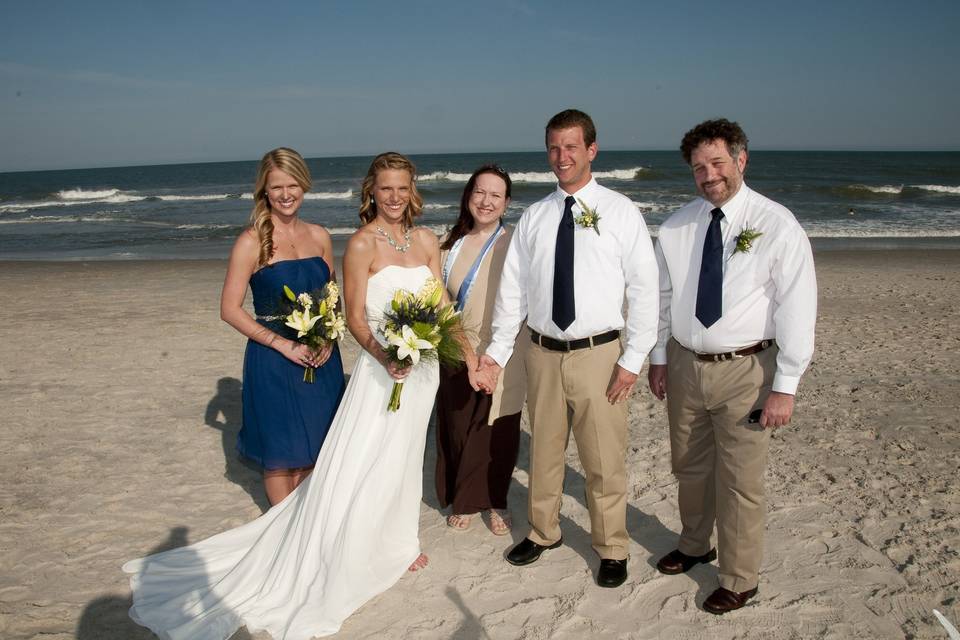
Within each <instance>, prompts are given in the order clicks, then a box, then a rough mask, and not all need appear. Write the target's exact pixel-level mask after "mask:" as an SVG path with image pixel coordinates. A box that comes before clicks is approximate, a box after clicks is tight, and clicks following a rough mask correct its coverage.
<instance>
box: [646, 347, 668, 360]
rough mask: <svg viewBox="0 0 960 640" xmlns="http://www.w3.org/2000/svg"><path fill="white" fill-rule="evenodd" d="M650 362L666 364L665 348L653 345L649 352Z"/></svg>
mask: <svg viewBox="0 0 960 640" xmlns="http://www.w3.org/2000/svg"><path fill="white" fill-rule="evenodd" d="M650 364H667V348H666V347H654V348H653V350H652V351H651V352H650Z"/></svg>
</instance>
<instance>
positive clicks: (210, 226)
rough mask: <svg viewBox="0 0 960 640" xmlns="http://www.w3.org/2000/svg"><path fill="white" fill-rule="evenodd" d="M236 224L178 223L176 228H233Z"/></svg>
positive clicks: (188, 229) (186, 229)
mask: <svg viewBox="0 0 960 640" xmlns="http://www.w3.org/2000/svg"><path fill="white" fill-rule="evenodd" d="M236 226H237V225H233V224H178V225H177V226H176V228H177V229H182V230H185V231H192V230H204V229H233V228H235V227H236Z"/></svg>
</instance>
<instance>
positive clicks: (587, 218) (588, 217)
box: [573, 198, 600, 235]
mask: <svg viewBox="0 0 960 640" xmlns="http://www.w3.org/2000/svg"><path fill="white" fill-rule="evenodd" d="M577 204H579V205H580V211H581V213H580V215H579V216H577V217H576V218H574V220H573V221H574V222H576V223H577V224H578V225H580V226H581V227H583V228H584V229H593V230H594V231H596V232H597V235H600V214H599V213H597V210H596V209H591V208H590V207H588V206H587V204H586V203H585V202H584V201H583V200H581V199H580V198H577Z"/></svg>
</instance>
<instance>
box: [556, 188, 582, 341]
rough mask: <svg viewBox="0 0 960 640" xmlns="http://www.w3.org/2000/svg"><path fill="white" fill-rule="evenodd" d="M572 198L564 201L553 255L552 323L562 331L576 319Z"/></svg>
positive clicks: (569, 197)
mask: <svg viewBox="0 0 960 640" xmlns="http://www.w3.org/2000/svg"><path fill="white" fill-rule="evenodd" d="M573 203H574V199H573V196H567V199H566V200H564V207H563V218H561V220H560V227H559V228H558V229H557V246H556V248H555V249H554V255H553V321H554V323H555V324H556V325H557V326H558V327H560V328H561V329H563V330H566V328H567V327H569V326H570V324H571V323H572V322H573V319H574V318H575V317H576V315H577V314H576V305H575V304H574V302H573Z"/></svg>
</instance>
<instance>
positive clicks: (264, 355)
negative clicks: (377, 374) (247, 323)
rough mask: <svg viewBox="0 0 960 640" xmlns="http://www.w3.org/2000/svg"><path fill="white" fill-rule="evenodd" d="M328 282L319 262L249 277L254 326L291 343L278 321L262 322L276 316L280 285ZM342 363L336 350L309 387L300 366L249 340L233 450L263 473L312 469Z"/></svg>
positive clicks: (333, 408) (289, 264)
mask: <svg viewBox="0 0 960 640" xmlns="http://www.w3.org/2000/svg"><path fill="white" fill-rule="evenodd" d="M329 279H330V269H329V268H328V267H327V263H326V261H324V260H323V258H319V257H316V258H301V259H299V260H282V261H280V262H276V263H274V264H273V265H270V266H268V267H264V268H263V269H260V270H259V271H257V272H256V273H254V274H253V275H252V276H251V277H250V289H251V290H252V291H253V307H254V309H255V310H256V313H257V316H258V322H260V323H261V324H263V325H264V326H267V327H269V328H270V330H272V331H274V332H276V333H278V334H280V335H281V336H283V337H284V338H289V339H291V340H295V339H296V337H297V332H296V331H294V330H293V329H290V328H289V327H286V326H284V324H283V321H282V320H279V321H277V320H273V321H268V320H262V319H259V317H260V316H272V315H277V314H278V310H277V306H278V303H279V301H280V300H281V299H282V297H283V285H287V286H288V287H290V288H291V289H293V290H294V291H295V292H297V293H300V292H302V291H313V290H314V289H319V288H320V287H322V286H323V285H325V284H326V283H327V281H328V280H329ZM344 387H345V385H344V380H343V362H342V361H341V359H340V349H339V347H334V349H333V353H332V354H331V356H330V359H329V360H327V362H326V363H325V364H324V365H323V366H322V367H320V368H319V369H317V370H316V380H315V382H314V383H313V384H309V383H306V382H304V381H303V367H302V366H300V365H297V364H294V363H293V362H290V361H289V360H287V359H286V358H284V357H283V356H282V355H280V353H279V352H277V351H276V350H274V349H272V348H270V347H265V346H263V345H261V344H258V343H256V342H254V341H252V340H249V341H248V342H247V351H246V354H245V355H244V359H243V427H242V428H241V429H240V433H239V434H238V436H237V451H239V452H240V455H242V456H244V457H246V458H249V459H251V460H253V461H254V462H256V463H258V464H259V465H260V466H262V467H263V468H264V469H293V468H296V467H309V466H312V465H313V464H314V463H315V462H316V460H317V455H318V454H319V453H320V445H322V444H323V440H324V438H325V437H326V435H327V430H328V429H329V428H330V423H331V422H332V421H333V416H334V415H335V414H336V412H337V406H339V404H340V398H341V397H342V396H343V390H344Z"/></svg>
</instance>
